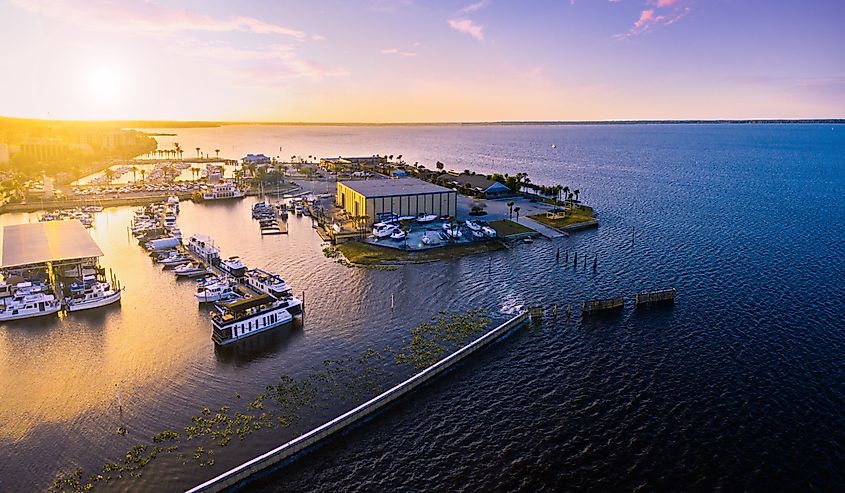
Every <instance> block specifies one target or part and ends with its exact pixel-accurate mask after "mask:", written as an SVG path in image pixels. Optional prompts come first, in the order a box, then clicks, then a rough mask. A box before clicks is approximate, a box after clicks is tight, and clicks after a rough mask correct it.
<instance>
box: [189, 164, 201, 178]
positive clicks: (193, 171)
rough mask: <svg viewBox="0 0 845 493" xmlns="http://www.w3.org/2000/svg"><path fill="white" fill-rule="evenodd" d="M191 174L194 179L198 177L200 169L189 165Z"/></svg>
mask: <svg viewBox="0 0 845 493" xmlns="http://www.w3.org/2000/svg"><path fill="white" fill-rule="evenodd" d="M191 174H192V175H194V180H196V179H197V178H199V177H200V169H199V168H197V167H195V166H192V167H191Z"/></svg>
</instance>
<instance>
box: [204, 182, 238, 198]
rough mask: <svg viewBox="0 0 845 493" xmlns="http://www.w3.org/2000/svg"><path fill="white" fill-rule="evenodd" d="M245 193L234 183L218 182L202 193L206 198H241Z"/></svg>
mask: <svg viewBox="0 0 845 493" xmlns="http://www.w3.org/2000/svg"><path fill="white" fill-rule="evenodd" d="M243 196H244V193H243V192H242V191H241V190H240V189H239V188H238V187H236V186H235V185H234V184H233V183H228V182H227V183H218V184H216V185H214V186H212V187H211V189H210V190H208V191H206V192H205V193H203V194H202V198H203V199H205V200H224V199H239V198H242V197H243Z"/></svg>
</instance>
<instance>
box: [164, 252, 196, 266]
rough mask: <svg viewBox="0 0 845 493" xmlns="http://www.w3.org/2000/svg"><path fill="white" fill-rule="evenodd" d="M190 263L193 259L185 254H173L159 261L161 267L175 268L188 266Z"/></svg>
mask: <svg viewBox="0 0 845 493" xmlns="http://www.w3.org/2000/svg"><path fill="white" fill-rule="evenodd" d="M190 261H191V257H189V256H188V255H186V254H184V253H176V252H174V253H173V254H171V255H169V256H167V257H164V258H161V259H159V260H158V263H160V264H161V265H163V266H165V267H175V266H177V265H182V264H187V263H188V262H190Z"/></svg>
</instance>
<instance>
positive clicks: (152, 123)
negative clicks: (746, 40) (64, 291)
mask: <svg viewBox="0 0 845 493" xmlns="http://www.w3.org/2000/svg"><path fill="white" fill-rule="evenodd" d="M15 122H67V123H82V124H85V125H90V126H110V127H119V128H124V129H149V128H162V129H163V128H168V129H170V128H214V127H223V126H231V125H255V126H259V125H264V126H291V127H297V126H303V127H309V126H310V127H448V126H454V127H461V126H508V125H513V126H517V125H539V126H554V125H560V126H574V125H713V124H721V125H785V124H792V125H795V124H812V125H842V124H845V118H798V119H790V118H774V119H764V118H752V119H720V120H704V119H688V120H559V121H556V120H503V121H489V122H483V121H475V122H473V121H467V122H393V123H389V122H250V121H243V122H226V121H197V120H193V121H191V120H186V121H176V120H161V121H157V120H99V121H82V120H39V119H28V118H16V117H3V116H0V126H2V125H3V124H4V123H6V124H8V123H15ZM145 133H146V132H145ZM148 135H154V136H172V135H173V134H169V133H149V134H148Z"/></svg>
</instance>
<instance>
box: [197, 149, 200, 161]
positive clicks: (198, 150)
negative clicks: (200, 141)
mask: <svg viewBox="0 0 845 493" xmlns="http://www.w3.org/2000/svg"><path fill="white" fill-rule="evenodd" d="M199 158H200V148H199V147H197V159H199Z"/></svg>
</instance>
